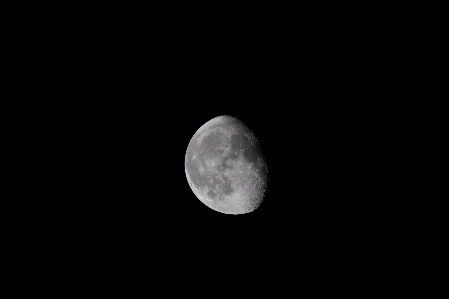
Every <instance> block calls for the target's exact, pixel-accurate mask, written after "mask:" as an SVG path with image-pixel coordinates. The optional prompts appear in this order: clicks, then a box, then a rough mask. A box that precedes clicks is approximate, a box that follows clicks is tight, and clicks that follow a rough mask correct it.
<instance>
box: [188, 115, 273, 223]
mask: <svg viewBox="0 0 449 299" xmlns="http://www.w3.org/2000/svg"><path fill="white" fill-rule="evenodd" d="M185 173H186V177H187V181H188V183H189V185H190V188H191V189H192V191H193V193H194V194H195V195H196V197H197V198H198V199H199V200H200V201H201V202H202V203H203V204H205V205H206V206H207V207H209V208H211V209H213V210H215V211H217V212H220V213H224V214H233V215H237V214H246V213H250V212H252V211H254V210H256V209H257V208H258V207H259V206H260V204H261V203H262V201H263V199H264V195H265V193H266V190H267V179H268V177H267V175H268V169H267V166H266V161H265V157H264V156H263V152H262V149H261V147H260V144H259V142H258V141H257V139H256V136H255V135H254V133H253V132H252V131H251V130H250V129H249V128H248V127H247V126H246V125H245V124H244V123H243V122H242V121H240V120H238V119H237V118H235V117H232V116H228V115H223V116H218V117H215V118H213V119H211V120H210V121H208V122H207V123H205V124H204V125H202V126H201V127H200V128H199V129H198V130H197V131H196V133H195V134H194V135H193V137H192V139H191V140H190V142H189V145H188V147H187V152H186V156H185Z"/></svg>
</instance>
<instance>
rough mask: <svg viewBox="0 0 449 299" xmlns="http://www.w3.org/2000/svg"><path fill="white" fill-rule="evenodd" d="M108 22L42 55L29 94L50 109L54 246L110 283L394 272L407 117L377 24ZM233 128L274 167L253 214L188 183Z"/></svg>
mask: <svg viewBox="0 0 449 299" xmlns="http://www.w3.org/2000/svg"><path fill="white" fill-rule="evenodd" d="M181 14H182V13H181ZM94 16H95V18H91V19H90V20H88V19H89V18H88V17H86V18H87V19H86V20H83V21H82V22H80V21H78V22H75V23H70V22H69V23H70V24H69V25H73V27H71V26H60V28H57V29H56V30H57V32H56V33H52V34H48V31H46V30H42V32H40V35H38V38H36V39H35V40H34V42H33V43H32V44H33V47H34V48H35V49H37V50H36V52H35V57H34V58H36V57H37V58H39V59H30V64H32V65H31V68H30V69H32V70H33V71H32V72H29V73H27V75H28V76H30V77H32V78H36V79H35V82H36V84H34V85H32V86H29V90H31V91H32V92H33V93H34V94H36V95H38V97H39V98H40V99H42V100H39V101H35V102H33V103H31V104H29V103H27V104H23V107H22V109H24V110H26V111H28V112H29V113H30V114H31V115H33V119H35V120H36V121H35V125H34V126H31V127H29V128H27V130H28V133H27V134H29V137H30V139H29V140H30V141H29V142H30V145H32V147H33V148H35V149H37V150H36V151H35V152H34V154H33V157H31V159H30V161H32V163H36V167H34V168H33V169H34V172H33V173H32V174H30V176H32V175H35V176H36V177H39V183H38V184H36V186H35V187H34V188H35V189H34V192H35V193H36V194H39V197H40V198H43V199H42V200H39V201H36V202H34V203H33V204H32V205H31V207H30V211H31V212H32V211H33V209H39V210H40V211H44V212H43V213H41V214H40V216H38V218H39V220H38V221H39V223H46V225H45V226H44V228H42V226H37V228H36V229H35V230H36V232H37V234H38V235H40V236H41V237H40V238H41V239H40V240H41V241H40V242H42V240H45V239H46V238H48V239H49V240H51V241H55V242H56V243H58V244H59V245H58V246H60V247H59V250H60V251H63V252H64V250H70V252H72V251H73V252H77V255H76V256H78V257H75V263H76V262H80V263H83V262H85V260H84V259H83V257H86V259H87V260H92V259H95V260H96V263H97V262H98V263H99V264H100V265H101V267H106V268H107V267H115V266H117V267H127V266H126V264H127V263H128V262H127V261H129V263H131V264H133V265H135V264H143V265H146V266H147V267H149V265H151V264H152V263H153V262H154V263H155V260H157V259H158V257H161V259H164V260H165V261H166V263H167V266H166V268H167V269H170V267H171V265H176V266H177V267H182V266H180V265H187V266H186V267H194V266H195V265H198V264H207V263H209V262H216V261H220V260H223V263H225V264H226V267H227V266H229V267H231V268H232V267H238V266H239V265H241V262H240V261H243V263H244V264H245V265H246V264H248V266H249V267H256V268H257V267H260V269H261V270H262V269H263V268H265V267H277V266H279V265H289V264H293V265H294V267H300V265H302V266H305V265H306V264H307V265H308V266H309V267H310V269H311V271H319V269H320V267H321V266H320V265H324V264H326V263H335V264H337V266H336V267H337V268H338V267H341V264H340V265H339V266H338V264H339V263H344V261H345V260H347V259H350V260H353V261H354V260H357V257H358V256H363V255H366V254H369V252H371V251H372V250H377V252H380V253H379V255H376V257H373V260H372V262H376V260H380V259H381V256H382V250H383V249H382V248H380V247H379V248H378V249H376V248H377V247H376V246H379V244H378V243H377V242H376V241H375V240H378V238H385V232H386V229H387V228H386V227H385V226H386V223H391V221H392V220H391V215H392V213H393V211H394V208H395V207H392V206H391V201H389V200H387V198H388V197H389V196H392V194H388V193H387V191H386V189H387V188H388V186H389V185H391V184H394V171H395V170H394V168H393V170H391V165H390V176H385V175H384V174H383V173H382V172H383V171H384V164H383V163H385V161H384V159H383V157H384V156H385V155H386V153H387V152H388V154H389V155H391V151H392V149H391V148H390V147H389V146H387V145H385V138H392V140H393V139H395V138H396V136H398V135H399V134H398V135H395V134H394V132H393V134H391V133H392V132H391V131H390V129H389V124H391V122H392V116H394V113H396V111H397V108H398V107H397V106H396V104H395V105H393V104H391V103H392V102H391V101H390V100H391V98H394V97H395V96H396V94H394V93H393V92H392V91H391V90H390V85H392V84H393V82H396V81H394V80H396V78H395V75H394V74H395V70H394V68H392V67H391V66H390V67H389V69H388V71H387V70H386V65H385V63H386V61H387V58H386V56H387V54H385V53H387V51H386V49H385V48H383V47H382V45H380V44H378V43H376V42H375V40H376V36H375V34H374V33H373V30H372V28H370V27H369V25H367V26H354V24H358V23H357V22H356V23H352V24H351V23H349V24H344V22H340V23H339V24H340V26H338V27H337V26H334V25H333V24H334V23H333V22H332V21H329V22H328V23H323V22H321V21H320V20H319V19H315V18H305V16H302V17H301V18H282V17H281V18H277V19H276V21H274V20H273V21H270V20H271V19H269V20H268V21H267V22H263V23H260V22H248V23H247V24H242V22H239V23H236V24H235V25H232V24H233V22H229V21H228V22H222V23H221V24H224V25H219V24H217V25H215V24H214V26H212V25H210V24H211V22H212V21H211V20H209V21H207V22H206V21H203V22H198V23H196V21H195V20H186V19H180V21H179V22H172V21H168V19H165V18H159V19H155V18H150V17H148V16H147V17H141V18H140V17H123V20H122V19H120V18H118V19H117V18H116V17H114V16H109V17H110V18H112V19H114V21H113V22H112V21H108V15H107V14H104V15H103V17H104V18H97V16H98V15H94ZM187 19H188V17H187ZM211 19H214V17H211ZM298 19H299V21H298ZM95 20H101V21H99V22H98V24H97V23H96V22H95ZM218 23H220V22H218ZM231 23H232V24H231ZM50 25H52V26H51V27H52V28H54V27H55V26H53V25H54V24H50ZM209 25H210V26H209ZM49 45H51V46H49ZM388 55H394V53H393V54H391V52H388ZM394 84H396V83H394ZM219 115H232V116H235V117H237V118H239V119H240V120H242V121H243V122H244V123H246V124H247V125H248V127H249V128H250V129H252V130H253V131H254V133H255V135H256V137H257V138H258V140H259V142H260V144H261V146H262V148H263V151H264V153H265V155H266V161H267V166H268V175H269V181H268V192H267V194H266V198H265V200H264V202H263V203H262V205H261V206H260V207H259V208H258V209H257V210H256V211H254V212H252V213H249V214H245V215H225V214H221V213H218V212H215V211H213V210H211V209H209V208H207V207H206V206H205V205H203V204H202V203H201V202H200V201H199V200H198V199H197V198H196V197H195V195H194V194H193V192H192V191H191V189H190V187H189V185H188V182H187V179H186V176H185V171H184V158H185V151H186V149H187V146H188V143H189V141H190V139H191V137H192V136H193V135H194V133H195V132H196V130H197V129H198V128H199V127H200V126H201V125H203V124H204V123H206V122H207V121H209V120H210V119H212V118H214V117H216V116H219ZM385 132H388V134H385ZM392 135H394V136H393V137H391V136H392ZM381 138H382V139H384V142H383V143H380V142H378V141H379V139H381ZM393 154H394V153H393ZM33 158H35V159H33ZM391 172H393V175H392V174H391ZM392 177H393V178H392ZM41 180H42V182H43V183H42V182H41ZM55 236H57V237H55ZM391 238H393V237H391ZM373 248H374V249H373ZM114 256H119V257H121V258H119V259H118V261H117V263H118V264H119V265H117V264H115V266H114V264H111V263H110V259H113V258H114ZM124 257H126V259H128V260H127V261H125V258H124ZM229 257H232V260H234V259H235V261H236V263H235V264H233V263H232V262H231V261H230V260H229ZM260 260H263V261H265V262H264V263H262V264H261V263H257V262H256V261H260ZM101 261H103V262H101ZM228 263H229V265H228ZM136 267H137V266H136ZM313 269H315V270H313ZM138 271H143V270H142V269H139V270H138ZM167 271H169V270H167Z"/></svg>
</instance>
